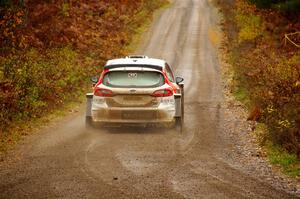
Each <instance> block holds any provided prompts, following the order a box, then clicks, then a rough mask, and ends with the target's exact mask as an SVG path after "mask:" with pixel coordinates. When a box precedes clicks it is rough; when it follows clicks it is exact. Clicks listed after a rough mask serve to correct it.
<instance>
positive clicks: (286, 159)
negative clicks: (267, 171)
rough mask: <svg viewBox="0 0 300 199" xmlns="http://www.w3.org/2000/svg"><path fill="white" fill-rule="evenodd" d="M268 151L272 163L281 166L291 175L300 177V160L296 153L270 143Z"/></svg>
mask: <svg viewBox="0 0 300 199" xmlns="http://www.w3.org/2000/svg"><path fill="white" fill-rule="evenodd" d="M267 153H268V157H269V160H270V162H271V164H275V165H279V166H281V167H282V168H283V171H284V173H286V174H288V175H290V176H295V177H300V162H299V159H298V158H297V155H296V154H293V153H288V152H287V151H285V150H283V149H282V148H280V147H279V146H274V145H272V144H270V143H268V145H267Z"/></svg>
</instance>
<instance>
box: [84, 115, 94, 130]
mask: <svg viewBox="0 0 300 199" xmlns="http://www.w3.org/2000/svg"><path fill="white" fill-rule="evenodd" d="M85 127H86V128H88V129H93V128H95V122H94V121H93V118H92V117H91V116H86V117H85Z"/></svg>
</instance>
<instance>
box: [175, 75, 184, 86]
mask: <svg viewBox="0 0 300 199" xmlns="http://www.w3.org/2000/svg"><path fill="white" fill-rule="evenodd" d="M183 81H184V79H183V78H182V77H176V84H180V83H181V82H183Z"/></svg>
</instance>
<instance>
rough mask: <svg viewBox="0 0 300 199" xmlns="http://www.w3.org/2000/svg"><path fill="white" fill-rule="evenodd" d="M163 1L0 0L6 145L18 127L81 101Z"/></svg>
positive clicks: (1, 118)
mask: <svg viewBox="0 0 300 199" xmlns="http://www.w3.org/2000/svg"><path fill="white" fill-rule="evenodd" d="M164 3H165V1H163V0H154V1H144V0H134V1H131V0H115V1H109V0H101V1H99V0H89V1H85V0H76V1H75V0H45V1H41V0H27V1H26V0H1V3H0V5H1V7H0V16H1V21H0V32H1V33H0V46H1V48H0V90H1V92H0V102H1V107H0V143H3V144H1V145H0V146H6V143H14V142H15V141H16V140H18V137H20V135H19V134H18V133H16V132H18V131H16V128H14V127H17V128H20V129H22V128H23V126H24V124H25V123H26V121H31V120H35V119H36V118H39V117H41V116H44V115H45V113H49V112H50V113H51V112H52V111H53V110H55V109H57V108H59V107H62V106H64V104H66V103H67V102H68V101H70V100H73V99H76V100H77V99H78V98H79V97H78V96H81V95H82V93H83V91H84V90H86V88H87V85H89V77H91V76H93V75H95V74H97V72H99V71H101V69H102V66H103V64H104V62H105V61H106V60H107V59H110V58H114V57H120V56H124V55H125V54H127V53H128V51H129V50H130V46H129V44H131V42H132V40H133V38H134V35H136V34H138V33H139V32H140V31H141V28H143V26H144V25H145V24H147V23H149V21H151V16H152V13H153V11H154V10H155V9H157V8H159V7H161V6H162V5H163V4H164ZM0 148H1V147H0ZM0 151H1V149H0Z"/></svg>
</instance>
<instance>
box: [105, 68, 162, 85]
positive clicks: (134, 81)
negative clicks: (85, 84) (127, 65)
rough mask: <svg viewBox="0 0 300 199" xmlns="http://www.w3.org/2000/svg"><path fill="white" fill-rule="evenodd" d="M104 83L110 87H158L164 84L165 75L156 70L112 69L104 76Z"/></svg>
mask: <svg viewBox="0 0 300 199" xmlns="http://www.w3.org/2000/svg"><path fill="white" fill-rule="evenodd" d="M103 84H104V85H106V86H110V87H122V88H123V87H124V88H131V87H137V88H138V87H143V88H144V87H146V88H151V87H158V86H162V85H163V84H164V76H163V75H162V74H161V73H159V72H154V71H112V72H109V73H107V74H106V75H105V76H104V78H103Z"/></svg>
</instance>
